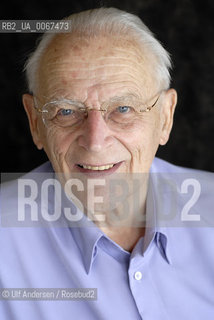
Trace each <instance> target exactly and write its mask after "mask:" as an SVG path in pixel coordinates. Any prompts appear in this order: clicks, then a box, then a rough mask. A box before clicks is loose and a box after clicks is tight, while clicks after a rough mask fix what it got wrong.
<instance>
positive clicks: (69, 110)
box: [57, 109, 74, 117]
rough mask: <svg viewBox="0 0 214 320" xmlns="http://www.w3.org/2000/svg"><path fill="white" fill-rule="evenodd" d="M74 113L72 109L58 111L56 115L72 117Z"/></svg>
mask: <svg viewBox="0 0 214 320" xmlns="http://www.w3.org/2000/svg"><path fill="white" fill-rule="evenodd" d="M73 113H74V110H72V109H60V110H59V111H58V112H57V115H58V116H63V117H64V116H70V115H73Z"/></svg>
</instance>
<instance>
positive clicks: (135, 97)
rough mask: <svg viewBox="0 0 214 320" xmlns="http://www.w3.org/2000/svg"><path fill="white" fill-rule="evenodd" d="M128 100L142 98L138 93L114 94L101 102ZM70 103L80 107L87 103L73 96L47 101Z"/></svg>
mask: <svg viewBox="0 0 214 320" xmlns="http://www.w3.org/2000/svg"><path fill="white" fill-rule="evenodd" d="M127 100H138V101H139V100H142V99H140V97H139V96H138V95H136V94H133V93H131V94H126V95H123V96H114V97H112V98H110V99H109V100H107V101H102V102H101V104H103V103H105V104H106V103H112V102H118V101H127ZM63 102H64V103H70V104H75V105H78V106H80V107H85V104H84V102H81V101H79V100H73V99H72V98H71V99H70V98H58V99H53V100H51V101H49V102H47V103H63Z"/></svg>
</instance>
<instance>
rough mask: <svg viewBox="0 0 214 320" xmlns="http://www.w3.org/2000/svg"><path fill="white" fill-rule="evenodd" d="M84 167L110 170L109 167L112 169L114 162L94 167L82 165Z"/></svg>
mask: <svg viewBox="0 0 214 320" xmlns="http://www.w3.org/2000/svg"><path fill="white" fill-rule="evenodd" d="M82 167H83V168H84V169H90V170H100V171H101V170H108V169H110V168H112V167H113V164H109V165H107V166H100V167H92V166H85V165H82Z"/></svg>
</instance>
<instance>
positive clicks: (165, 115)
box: [160, 89, 177, 145]
mask: <svg viewBox="0 0 214 320" xmlns="http://www.w3.org/2000/svg"><path fill="white" fill-rule="evenodd" d="M176 104H177V92H176V91H175V90H174V89H169V90H168V91H167V92H166V93H165V97H164V101H163V106H162V111H161V112H162V120H161V122H162V128H161V136H160V145H165V144H166V143H167V141H168V140H169V136H170V132H171V130H172V125H173V116H174V112H175V107H176Z"/></svg>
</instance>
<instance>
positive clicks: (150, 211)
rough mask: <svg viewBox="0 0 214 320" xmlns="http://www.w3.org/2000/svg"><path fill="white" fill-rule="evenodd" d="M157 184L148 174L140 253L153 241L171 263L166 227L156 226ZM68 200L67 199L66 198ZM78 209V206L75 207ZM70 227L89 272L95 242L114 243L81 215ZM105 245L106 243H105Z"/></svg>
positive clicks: (95, 248) (95, 245) (95, 252)
mask: <svg viewBox="0 0 214 320" xmlns="http://www.w3.org/2000/svg"><path fill="white" fill-rule="evenodd" d="M157 193H158V190H157V184H156V180H155V179H153V174H150V179H149V186H148V193H147V201H146V231H145V236H144V241H143V250H142V254H143V255H144V254H145V253H146V251H147V250H148V248H149V247H150V245H151V244H152V243H153V241H154V242H155V244H156V245H157V248H158V250H159V251H160V254H161V255H162V257H163V259H165V261H166V262H167V263H169V264H170V263H171V258H170V254H169V248H168V237H167V228H160V227H158V226H157V213H158V210H160V208H159V202H158V199H159V197H158V196H157ZM67 201H69V200H67ZM75 209H76V210H77V211H79V209H78V208H75ZM70 229H72V230H71V232H72V235H73V238H74V240H75V242H76V244H77V246H78V247H79V250H80V252H81V256H82V259H83V263H84V266H85V270H86V272H87V274H89V273H90V270H91V267H92V264H93V261H94V259H95V257H96V255H97V244H98V242H99V244H100V246H101V247H102V246H103V241H104V240H105V241H104V243H106V241H110V242H111V244H110V245H109V247H110V246H111V245H112V244H115V245H116V246H117V247H118V245H117V244H116V243H114V242H113V241H112V240H111V239H109V238H108V237H107V236H106V235H105V234H104V233H103V232H102V230H101V229H99V228H98V227H97V226H96V224H95V223H93V221H91V220H89V219H88V217H86V216H85V215H83V218H82V219H81V221H80V222H73V223H72V225H70ZM105 247H106V244H105ZM118 249H119V248H118Z"/></svg>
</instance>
